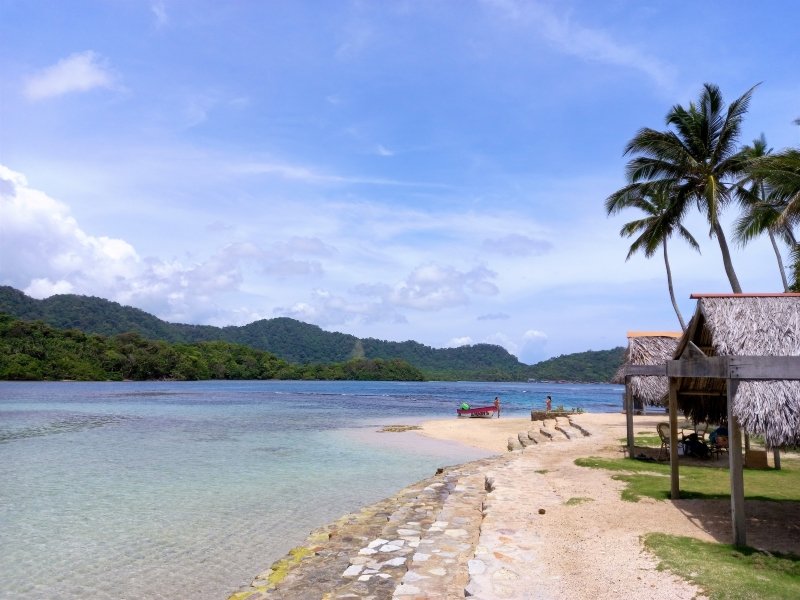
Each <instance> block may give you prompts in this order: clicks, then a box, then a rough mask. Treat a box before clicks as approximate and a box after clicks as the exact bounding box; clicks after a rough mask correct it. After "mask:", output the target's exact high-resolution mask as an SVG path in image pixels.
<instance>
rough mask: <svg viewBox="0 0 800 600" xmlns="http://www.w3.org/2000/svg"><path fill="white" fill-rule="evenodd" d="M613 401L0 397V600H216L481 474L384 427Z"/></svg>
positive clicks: (11, 389) (543, 388) (339, 392)
mask: <svg viewBox="0 0 800 600" xmlns="http://www.w3.org/2000/svg"><path fill="white" fill-rule="evenodd" d="M621 393H622V388H621V387H620V386H612V385H580V384H560V385H559V384H538V383H471V382H423V383H418V382H412V383H405V382H389V383H387V382H319V381H309V382H299V381H245V382H241V381H239V382H231V381H210V382H209V381H206V382H124V383H72V382H36V383H11V382H0V482H2V485H0V530H2V532H3V533H2V536H1V537H0V573H2V574H3V576H2V578H0V598H19V597H22V596H26V595H34V596H37V597H38V596H42V597H54V598H70V599H71V598H83V597H92V598H109V599H110V598H175V597H180V598H182V597H193V598H209V599H211V598H224V597H226V595H227V594H228V593H229V592H231V591H233V590H234V589H236V588H237V587H239V586H240V585H242V584H245V583H248V582H249V581H250V580H251V579H252V577H253V576H254V575H255V574H256V573H258V572H260V571H262V570H264V569H265V568H267V567H268V566H269V565H270V564H271V563H272V562H273V561H274V560H276V559H277V558H279V557H281V556H283V555H284V554H285V553H286V552H287V551H288V550H289V549H290V548H292V547H293V546H295V545H297V544H299V543H301V542H302V541H303V540H304V538H305V536H306V535H307V533H308V532H309V531H310V530H311V529H313V528H315V527H317V526H320V525H322V524H324V523H327V522H330V521H332V520H334V519H336V518H337V517H339V516H340V515H342V514H344V513H346V512H349V511H353V510H356V509H358V508H360V507H361V506H364V505H366V504H369V503H371V502H374V501H376V500H379V499H381V498H384V497H386V496H389V495H391V494H392V493H394V492H395V491H397V490H398V489H400V488H401V487H403V486H405V485H407V484H409V483H411V482H413V481H416V480H419V479H422V478H425V477H428V476H431V475H432V474H433V473H434V471H435V470H436V468H437V467H440V466H444V465H449V464H456V463H460V462H465V461H469V460H473V459H476V458H479V457H481V456H484V455H485V454H484V453H483V452H482V451H479V450H473V449H469V448H465V447H459V446H454V445H449V444H445V443H442V442H437V441H434V440H429V439H427V438H423V437H421V436H417V435H415V434H408V433H403V434H393V433H376V431H377V430H379V429H380V427H381V426H382V425H385V424H412V423H415V422H419V421H422V420H425V419H432V418H443V417H450V416H452V415H453V414H454V412H455V407H456V406H457V405H458V404H460V403H461V402H462V401H466V402H468V403H470V404H473V405H481V404H488V403H491V401H492V400H493V399H494V397H495V396H497V395H499V396H500V398H501V399H502V402H503V405H502V406H503V410H502V415H503V416H509V417H511V416H516V417H521V416H525V415H526V414H527V413H528V412H529V411H530V409H531V408H532V407H534V406H536V407H541V406H543V402H544V398H545V396H546V395H547V394H550V395H552V396H553V405H554V407H555V406H558V405H561V404H563V405H564V406H565V407H567V408H572V407H581V408H583V409H584V410H587V411H592V412H612V411H618V410H619V409H620V406H621V400H620V395H621Z"/></svg>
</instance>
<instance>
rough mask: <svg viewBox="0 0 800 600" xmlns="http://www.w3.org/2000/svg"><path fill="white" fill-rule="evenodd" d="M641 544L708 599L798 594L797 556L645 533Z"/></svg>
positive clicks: (767, 599)
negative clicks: (698, 588)
mask: <svg viewBox="0 0 800 600" xmlns="http://www.w3.org/2000/svg"><path fill="white" fill-rule="evenodd" d="M644 545H645V547H646V548H647V549H648V550H650V551H651V552H652V553H653V554H655V556H656V557H657V558H658V561H659V565H658V568H659V569H660V570H664V569H668V570H669V571H672V572H673V573H675V574H676V575H678V576H680V577H682V578H683V579H686V580H688V581H691V582H692V583H694V584H695V585H697V586H698V587H700V588H702V589H703V591H704V592H705V594H706V595H708V596H709V598H710V599H711V600H784V599H786V598H800V557H797V556H793V555H782V554H770V553H766V552H759V551H758V550H754V549H752V548H735V547H734V546H731V545H728V544H715V543H710V542H702V541H700V540H696V539H693V538H689V537H679V536H672V535H666V534H663V533H649V534H647V535H646V536H644Z"/></svg>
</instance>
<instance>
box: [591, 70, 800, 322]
mask: <svg viewBox="0 0 800 600" xmlns="http://www.w3.org/2000/svg"><path fill="white" fill-rule="evenodd" d="M756 87H757V86H753V87H752V88H750V89H749V90H747V91H746V92H745V93H744V94H742V95H741V96H740V97H739V98H737V99H736V100H734V101H733V102H731V103H730V104H728V105H727V106H726V104H725V102H724V100H723V97H722V93H721V92H720V90H719V88H718V87H717V86H716V85H714V84H711V83H706V84H705V85H704V86H703V89H702V91H701V92H700V95H699V97H698V99H697V101H696V102H690V103H689V105H688V106H682V105H680V104H676V105H675V106H673V107H672V108H671V109H670V110H669V111H668V112H667V115H666V126H667V129H665V130H662V131H659V130H656V129H651V128H649V127H644V128H642V129H640V130H639V131H638V132H637V133H636V134H635V135H634V136H633V138H632V139H631V140H630V141H629V142H628V144H627V145H626V147H625V152H624V154H625V155H630V156H631V159H630V160H629V162H628V163H627V165H626V170H625V173H626V178H627V180H628V184H627V185H626V186H625V187H623V188H622V189H620V190H617V191H616V192H614V193H613V194H611V195H610V196H609V197H608V198H606V201H605V207H606V211H607V213H608V214H609V215H613V214H616V213H618V212H620V211H622V210H624V209H626V208H635V209H638V210H639V211H641V212H642V213H643V215H644V216H643V217H642V218H640V219H636V220H633V221H630V222H629V223H626V224H625V225H624V226H623V227H622V229H621V230H620V235H621V236H623V237H627V238H634V239H633V243H632V244H631V246H630V249H629V252H628V256H627V258H630V257H631V256H632V255H634V254H635V253H636V252H640V251H641V252H643V253H644V255H645V256H647V257H648V258H649V257H651V256H653V255H654V254H655V253H656V252H658V251H661V252H662V253H663V256H664V264H665V267H666V274H667V286H668V290H669V294H670V298H671V300H672V305H673V307H674V309H675V313H676V315H677V317H678V321H679V322H680V325H681V327H682V328H683V329H684V330H686V324H685V322H684V320H683V316H682V315H681V313H680V310H679V308H678V304H677V302H676V301H675V293H674V291H673V284H672V272H671V269H670V264H669V256H668V251H667V240H669V239H670V238H671V237H672V236H673V235H677V236H679V237H681V238H682V239H683V240H684V241H685V242H686V243H688V244H689V245H690V246H691V247H692V248H694V249H697V250H699V244H698V243H697V240H696V239H695V238H694V237H693V236H692V234H691V233H690V232H689V231H688V230H687V229H686V228H685V227H684V226H683V222H684V220H685V218H686V215H687V214H688V213H689V212H690V211H691V210H692V209H693V208H696V209H697V210H699V211H700V212H701V213H702V214H703V215H704V216H705V217H706V220H707V221H708V227H709V235H710V237H712V238H715V239H716V240H717V243H718V245H719V249H720V252H721V254H722V262H723V265H724V269H725V274H726V276H727V278H728V281H729V282H730V286H731V290H732V291H733V292H734V293H741V292H742V287H741V285H740V283H739V279H738V277H737V275H736V271H735V269H734V265H733V261H732V260H731V254H730V249H729V246H728V239H727V236H726V233H725V231H724V230H723V227H722V225H721V224H720V216H721V214H722V212H723V210H724V209H725V208H727V207H728V206H730V205H732V204H736V205H738V208H739V211H740V212H739V216H738V219H737V220H736V224H735V228H734V231H733V236H734V239H735V240H736V241H737V242H739V243H741V244H746V243H747V242H749V241H751V240H753V239H754V238H756V237H758V236H761V235H767V236H768V237H769V239H770V242H771V244H772V247H773V249H774V251H775V256H776V260H777V269H778V272H779V274H780V277H781V281H782V284H783V291H786V292H789V291H795V292H800V245H798V242H797V237H796V235H795V227H796V226H797V224H798V222H799V221H800V148H786V149H784V150H781V151H779V152H775V151H774V150H773V149H772V148H769V146H768V144H767V141H766V137H765V136H764V134H761V136H760V137H758V138H756V139H755V140H753V142H752V143H751V144H744V145H739V144H740V142H739V137H740V134H741V127H742V122H743V120H744V117H745V115H746V114H747V110H748V107H749V104H750V99H751V97H752V95H753V93H754V91H755V88H756ZM794 124H795V125H800V119H797V120H795V121H794ZM781 244H784V245H786V246H788V250H789V255H790V257H791V258H790V260H791V267H790V269H789V271H790V273H789V276H787V273H786V268H785V265H784V261H783V255H782V251H781ZM626 260H627V259H626Z"/></svg>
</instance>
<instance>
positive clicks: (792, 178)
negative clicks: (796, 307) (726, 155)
mask: <svg viewBox="0 0 800 600" xmlns="http://www.w3.org/2000/svg"><path fill="white" fill-rule="evenodd" d="M750 172H751V175H752V176H753V177H755V178H760V179H761V180H762V181H763V182H764V185H765V187H766V190H767V193H768V197H767V205H768V207H769V209H768V210H767V209H765V210H766V212H767V213H768V214H767V215H765V216H762V217H761V222H760V223H758V224H757V225H756V232H757V229H758V227H762V229H763V227H764V226H774V227H782V228H783V229H782V231H783V232H784V234H785V239H786V241H787V243H789V244H790V246H791V248H792V260H793V262H794V268H793V270H794V276H793V279H794V282H793V284H792V285H791V286H790V287H791V288H792V289H793V290H794V291H800V245H798V243H797V240H796V239H795V236H794V233H793V227H794V226H795V225H797V224H798V223H800V148H789V149H787V150H784V151H782V152H777V153H775V154H770V155H769V156H765V157H763V158H759V159H756V160H754V161H753V162H752V163H751V164H750ZM770 212H771V213H772V214H770ZM774 213H777V216H776V215H775V214H774Z"/></svg>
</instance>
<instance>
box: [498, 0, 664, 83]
mask: <svg viewBox="0 0 800 600" xmlns="http://www.w3.org/2000/svg"><path fill="white" fill-rule="evenodd" d="M484 2H485V3H486V4H489V5H491V6H493V7H495V8H497V9H498V10H500V11H501V12H502V13H503V14H504V15H505V16H506V17H507V18H509V19H512V20H514V21H516V22H519V23H522V24H524V25H530V26H531V27H533V28H534V29H535V30H536V32H537V33H538V34H539V35H541V37H542V38H544V39H545V40H546V41H547V42H548V43H549V44H550V45H551V46H553V47H554V48H556V49H557V50H559V51H560V52H562V53H564V54H567V55H570V56H576V57H578V58H581V59H583V60H586V61H592V62H601V63H605V64H609V65H616V66H620V67H627V68H630V69H635V70H637V71H640V72H641V73H644V74H645V75H647V76H648V77H649V78H650V79H652V80H653V81H654V82H655V83H656V84H657V85H658V86H660V87H662V88H670V87H672V85H673V82H674V79H675V68H674V67H672V66H671V65H669V64H667V63H665V62H664V61H662V60H660V59H658V58H656V57H654V56H651V55H650V54H648V53H647V52H646V51H644V50H642V49H641V48H637V47H635V46H632V45H629V44H626V43H624V42H621V41H618V40H616V39H614V38H613V37H612V36H611V35H610V34H609V33H608V32H606V31H604V30H602V29H593V28H591V27H586V26H584V25H581V24H580V23H576V22H574V21H573V20H572V19H571V18H570V16H569V15H564V14H558V13H557V12H556V11H555V10H553V9H552V8H550V7H549V6H546V5H544V4H542V3H539V2H519V1H518V0H484Z"/></svg>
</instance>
